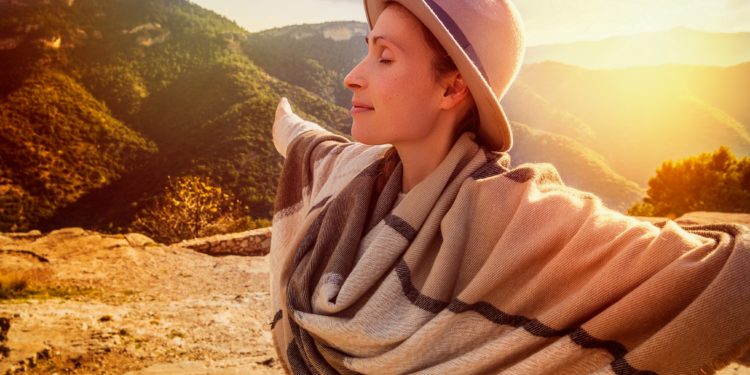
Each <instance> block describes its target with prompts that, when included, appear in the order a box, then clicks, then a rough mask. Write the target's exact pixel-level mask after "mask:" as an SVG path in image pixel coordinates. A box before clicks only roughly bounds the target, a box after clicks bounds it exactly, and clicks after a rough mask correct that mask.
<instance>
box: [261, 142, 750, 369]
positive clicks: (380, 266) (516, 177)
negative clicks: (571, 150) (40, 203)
mask: <svg viewBox="0 0 750 375" xmlns="http://www.w3.org/2000/svg"><path fill="white" fill-rule="evenodd" d="M385 149H386V147H381V146H367V145H363V144H361V143H357V142H349V141H348V140H347V139H346V138H344V137H341V136H338V135H335V134H333V133H330V132H327V131H323V130H316V129H313V130H308V131H305V132H302V133H301V134H300V135H298V136H296V137H295V138H294V139H293V140H292V141H291V142H290V143H289V147H288V149H287V153H286V160H285V163H284V166H283V169H282V174H281V178H280V183H279V187H278V193H277V197H276V202H275V214H274V218H273V237H272V241H271V255H270V257H271V259H270V262H271V294H272V308H273V312H274V313H275V314H274V317H273V319H272V323H271V327H272V334H273V339H274V344H275V346H276V350H277V353H278V355H279V357H280V359H281V361H282V363H283V364H284V367H285V369H286V370H287V371H288V372H293V373H295V374H308V373H309V374H334V373H374V374H395V373H413V372H419V373H425V374H427V373H431V374H495V373H508V374H541V373H555V374H589V373H596V374H612V373H614V374H635V373H638V374H655V373H658V374H693V373H713V372H714V371H715V369H717V368H721V367H723V366H725V365H727V364H728V363H729V362H731V360H732V359H734V358H736V357H737V356H739V355H740V354H741V353H742V352H743V351H744V350H745V348H746V347H747V344H748V343H750V282H748V277H749V276H750V233H749V231H748V229H747V228H746V227H744V226H741V225H692V226H684V227H680V226H678V225H677V224H676V223H675V222H673V221H668V222H666V223H665V224H663V225H662V226H655V225H653V224H651V223H648V222H644V221H640V220H637V219H635V218H632V217H628V216H625V215H623V214H620V213H618V212H615V211H613V210H610V209H608V208H606V207H604V206H603V205H602V203H601V201H600V200H599V199H598V198H597V197H596V196H595V195H593V194H590V193H586V192H582V191H578V190H575V189H573V188H570V187H567V186H565V185H564V184H563V183H562V181H561V179H560V177H559V175H558V173H557V171H556V170H555V169H554V167H552V166H551V165H549V164H546V163H532V164H522V165H519V166H517V167H515V168H512V169H511V168H510V159H509V156H508V154H507V153H500V152H489V151H487V150H485V149H483V148H481V147H480V146H478V145H477V143H475V142H474V136H473V134H471V133H465V134H464V135H462V136H461V137H460V138H459V140H458V141H457V143H456V144H455V145H454V146H453V148H452V149H451V150H450V152H449V154H448V155H447V157H446V158H445V159H444V160H443V161H442V162H441V164H440V165H439V166H438V167H437V169H436V170H435V171H434V172H432V173H431V174H430V175H429V176H428V177H427V178H426V179H425V180H423V181H422V182H420V183H419V184H418V185H416V186H415V187H414V188H413V189H412V190H411V191H410V192H409V193H408V194H407V195H406V196H405V197H404V199H403V201H402V202H401V203H400V204H399V205H398V206H396V207H395V209H392V208H393V202H394V200H395V198H396V196H397V194H398V192H399V191H400V189H401V175H402V170H401V165H399V166H398V167H397V169H396V171H395V172H394V174H393V175H392V176H391V178H390V179H389V180H388V182H387V184H386V186H385V190H384V191H383V192H382V194H381V195H380V196H379V197H378V198H377V203H376V204H374V206H371V199H370V198H371V195H372V194H373V192H372V190H373V181H374V177H375V176H376V175H377V173H378V171H379V169H380V168H381V167H382V160H383V159H382V155H383V153H384V151H385ZM376 226H381V229H382V230H381V231H380V232H379V234H378V236H377V237H376V239H375V240H374V241H372V244H371V245H370V247H369V248H367V249H365V250H364V254H363V255H362V257H361V258H360V259H359V260H358V261H355V255H356V254H357V252H358V247H359V246H360V240H361V238H362V237H363V236H364V235H365V234H367V233H368V231H370V230H372V229H373V228H375V227H376Z"/></svg>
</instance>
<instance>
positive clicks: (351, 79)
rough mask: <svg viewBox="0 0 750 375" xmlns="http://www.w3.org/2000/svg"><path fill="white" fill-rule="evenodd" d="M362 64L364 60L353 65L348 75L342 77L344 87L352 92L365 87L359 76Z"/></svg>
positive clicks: (360, 75)
mask: <svg viewBox="0 0 750 375" xmlns="http://www.w3.org/2000/svg"><path fill="white" fill-rule="evenodd" d="M362 62H364V60H362V61H360V62H359V64H357V65H355V66H354V68H352V70H350V71H349V74H347V75H346V77H344V87H346V88H348V89H350V90H354V89H355V88H362V87H364V86H365V80H364V79H363V77H362V74H361V70H362Z"/></svg>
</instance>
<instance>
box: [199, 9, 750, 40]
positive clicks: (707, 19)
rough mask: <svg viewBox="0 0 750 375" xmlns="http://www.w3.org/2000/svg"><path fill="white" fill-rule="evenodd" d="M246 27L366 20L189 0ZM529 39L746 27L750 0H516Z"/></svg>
mask: <svg viewBox="0 0 750 375" xmlns="http://www.w3.org/2000/svg"><path fill="white" fill-rule="evenodd" d="M191 1H192V2H193V3H196V4H198V5H200V6H202V7H204V8H207V9H210V10H213V11H214V12H216V13H219V14H221V15H223V16H225V17H227V18H229V19H231V20H233V21H235V22H236V23H237V24H239V25H240V26H242V27H243V28H245V29H246V30H248V31H260V30H265V29H270V28H274V27H281V26H287V25H294V24H303V23H320V22H327V21H349V20H355V21H362V22H366V18H365V11H364V5H363V2H362V0H249V1H243V0H191ZM514 4H515V5H516V7H517V8H518V10H519V11H520V13H521V17H522V19H523V22H524V29H525V30H526V42H527V45H529V46H533V45H539V44H552V43H562V42H571V41H577V40H596V39H603V38H606V37H608V36H612V35H623V34H633V33H638V32H644V31H658V30H665V29H671V28H674V27H688V28H691V29H697V30H708V31H718V32H735V31H748V32H750V0H627V1H623V0H516V1H515V2H514Z"/></svg>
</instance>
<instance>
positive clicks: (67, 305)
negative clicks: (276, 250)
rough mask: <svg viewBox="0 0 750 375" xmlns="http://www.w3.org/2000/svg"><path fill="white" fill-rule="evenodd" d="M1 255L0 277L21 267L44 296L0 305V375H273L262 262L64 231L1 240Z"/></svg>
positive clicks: (275, 364) (133, 237)
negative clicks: (1, 352) (1, 340)
mask: <svg viewBox="0 0 750 375" xmlns="http://www.w3.org/2000/svg"><path fill="white" fill-rule="evenodd" d="M0 249H3V250H4V251H3V253H2V254H0V260H1V261H0V274H7V273H8V272H18V271H19V270H25V271H28V274H31V275H32V278H33V279H32V280H31V282H32V289H34V288H36V289H39V290H41V291H44V292H47V294H48V295H45V296H43V297H41V298H37V297H38V296H30V297H27V298H20V299H16V300H10V301H5V302H3V303H0V317H5V318H9V323H10V329H9V331H8V334H7V335H8V341H7V343H6V344H5V345H6V346H7V347H8V348H10V352H9V357H7V358H4V359H2V360H0V374H5V373H6V372H7V371H11V372H14V371H18V370H22V371H25V373H32V374H36V373H40V374H41V373H43V374H50V373H55V372H57V373H59V374H66V373H78V374H89V373H90V374H103V373H107V374H122V373H131V374H173V373H179V374H206V373H211V374H247V373H256V374H283V370H282V369H281V366H280V365H279V363H278V362H277V361H276V359H275V357H276V354H275V352H274V349H273V346H272V342H271V335H270V325H269V323H270V317H271V314H270V299H269V292H268V259H267V257H235V256H228V257H211V256H207V255H204V254H200V253H197V252H194V251H192V250H188V249H181V248H176V247H166V246H161V245H156V244H154V243H153V242H151V241H150V240H149V239H148V238H146V237H144V236H140V235H129V236H123V235H115V236H110V235H102V234H97V233H94V232H86V231H83V230H81V229H74V228H71V229H64V230H60V231H56V232H52V233H51V234H49V235H47V236H44V237H41V238H39V239H37V240H35V241H32V240H23V239H16V240H9V239H8V238H5V239H4V240H3V238H0ZM8 250H16V251H8ZM20 251H29V252H33V254H36V255H38V256H40V257H43V258H44V259H46V260H47V262H43V261H41V260H40V259H38V258H36V257H33V256H31V254H29V253H24V252H20ZM49 295H52V296H49ZM60 295H61V296H60ZM21 362H23V363H25V364H23V365H22V364H20V363H21Z"/></svg>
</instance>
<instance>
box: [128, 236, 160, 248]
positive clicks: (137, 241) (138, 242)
mask: <svg viewBox="0 0 750 375" xmlns="http://www.w3.org/2000/svg"><path fill="white" fill-rule="evenodd" d="M125 239H126V240H127V241H128V243H129V244H130V246H133V247H145V246H149V245H151V246H158V244H157V243H156V241H154V240H152V239H151V238H149V237H148V236H146V235H144V234H140V233H128V234H126V235H125Z"/></svg>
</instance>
